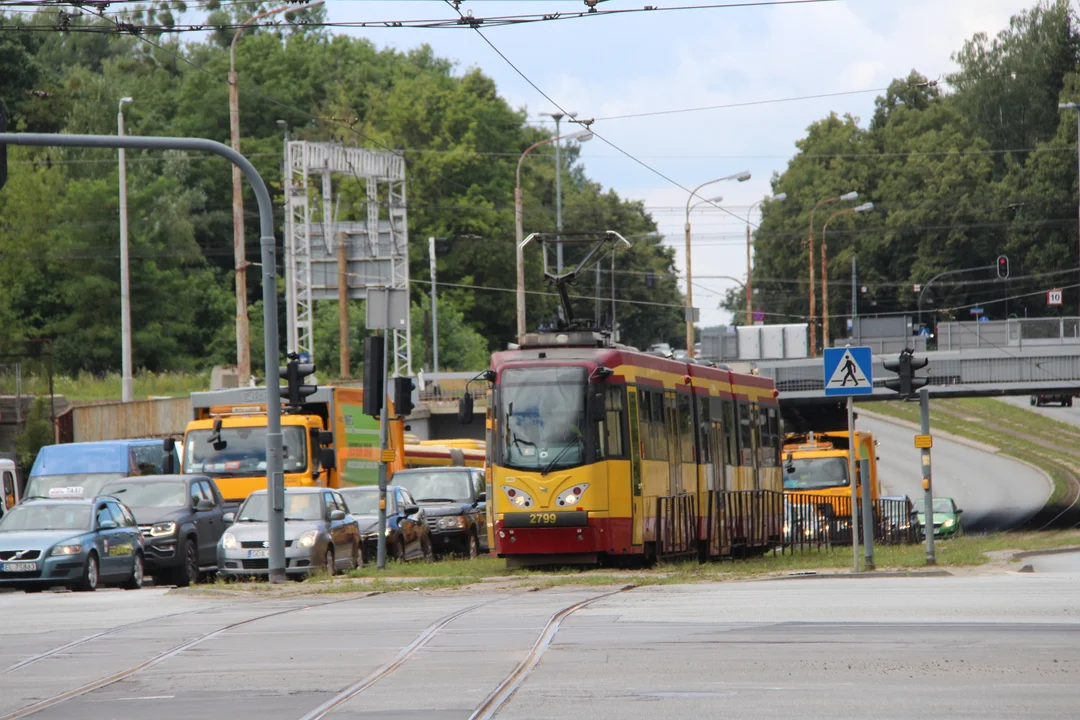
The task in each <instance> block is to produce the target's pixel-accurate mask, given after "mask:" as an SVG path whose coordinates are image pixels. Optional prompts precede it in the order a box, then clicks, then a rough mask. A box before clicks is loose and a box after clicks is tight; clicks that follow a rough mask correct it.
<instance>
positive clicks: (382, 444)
mask: <svg viewBox="0 0 1080 720" xmlns="http://www.w3.org/2000/svg"><path fill="white" fill-rule="evenodd" d="M390 295H391V292H390V290H389V289H388V290H387V291H386V324H385V326H384V327H386V328H389V327H390ZM390 337H391V335H390V330H389V329H387V330H383V399H382V411H381V412H380V413H379V454H380V455H381V457H380V458H379V536H378V538H377V539H376V543H377V545H378V550H377V552H376V563H377V564H378V566H379V569H380V570H382V569H384V568H385V567H386V484H387V482H388V481H389V478H390V468H389V466H388V465H387V462H386V451H387V450H389V449H390V409H389V408H388V407H387V405H389V404H390V401H389V397H390V381H389V379H388V378H389V375H390V365H389V363H390Z"/></svg>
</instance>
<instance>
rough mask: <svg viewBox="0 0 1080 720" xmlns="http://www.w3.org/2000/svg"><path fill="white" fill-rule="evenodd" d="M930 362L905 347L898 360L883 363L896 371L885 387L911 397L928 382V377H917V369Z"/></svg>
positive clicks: (886, 367) (902, 395)
mask: <svg viewBox="0 0 1080 720" xmlns="http://www.w3.org/2000/svg"><path fill="white" fill-rule="evenodd" d="M929 362H930V360H929V359H928V358H916V357H914V354H913V352H912V350H911V349H910V348H904V349H903V350H901V351H900V355H899V357H897V359H896V360H890V361H886V362H885V363H883V364H884V366H885V369H886V370H891V371H892V372H894V373H896V377H895V378H894V379H892V380H886V381H885V387H887V388H889V389H890V390H894V391H896V392H898V393H900V396H901V397H903V398H909V397H911V396H912V395H914V394H915V391H916V390H918V389H919V388H921V387H923V386H924V385H926V383H927V379H926V378H924V377H915V371H916V370H920V369H922V368H924V367H926V366H927V364H929Z"/></svg>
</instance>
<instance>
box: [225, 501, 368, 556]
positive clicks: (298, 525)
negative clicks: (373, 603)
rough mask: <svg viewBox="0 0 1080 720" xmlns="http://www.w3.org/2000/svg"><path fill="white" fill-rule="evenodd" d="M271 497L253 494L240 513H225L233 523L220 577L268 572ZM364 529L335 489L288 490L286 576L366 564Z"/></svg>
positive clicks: (286, 505) (226, 517)
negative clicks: (268, 522)
mask: <svg viewBox="0 0 1080 720" xmlns="http://www.w3.org/2000/svg"><path fill="white" fill-rule="evenodd" d="M268 517H269V513H268V509H267V495H266V491H265V490H257V491H256V492H253V493H252V494H251V495H250V496H249V497H248V499H247V500H245V501H244V504H243V505H241V506H240V510H239V511H238V512H237V513H235V515H233V513H228V514H226V515H225V522H226V523H227V524H229V523H231V524H230V525H229V527H228V529H227V530H226V531H225V534H224V535H222V536H221V540H220V541H219V542H218V549H217V554H218V574H219V575H221V576H224V577H229V576H238V575H240V576H247V575H256V576H257V575H267V574H269V572H270V570H269V564H270V559H269V558H270V550H269V542H268V541H267V533H268V528H267V519H268ZM363 564H364V556H363V545H362V542H361V539H360V528H359V526H358V525H357V523H356V520H355V519H354V518H353V516H352V515H350V514H349V509H348V506H347V505H346V504H345V501H344V500H343V499H342V497H341V495H340V494H339V493H338V492H337V491H336V490H330V489H328V488H286V489H285V572H286V573H287V574H288V575H307V574H309V573H311V572H312V571H314V570H331V572H334V573H337V572H341V571H343V570H351V569H354V568H358V567H361V566H363Z"/></svg>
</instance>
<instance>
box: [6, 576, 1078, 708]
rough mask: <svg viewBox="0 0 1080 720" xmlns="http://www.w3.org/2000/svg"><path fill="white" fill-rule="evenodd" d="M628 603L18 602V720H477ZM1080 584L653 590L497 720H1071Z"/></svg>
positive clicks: (525, 597) (586, 595)
mask: <svg viewBox="0 0 1080 720" xmlns="http://www.w3.org/2000/svg"><path fill="white" fill-rule="evenodd" d="M612 590H613V588H587V589H585V588H582V589H568V588H555V589H549V590H541V591H537V592H527V591H525V590H501V591H497V592H495V591H492V592H473V591H457V592H444V593H433V594H421V593H416V592H413V593H395V594H384V595H376V596H372V597H357V596H340V595H338V596H336V595H320V596H313V597H307V598H289V599H275V600H267V599H262V600H260V599H259V597H258V596H256V597H255V598H242V599H231V598H223V599H212V600H206V599H201V600H195V599H192V598H191V597H190V596H184V595H169V594H166V591H165V590H158V589H148V590H142V591H138V592H123V591H111V590H110V591H99V592H98V593H95V594H93V595H83V594H71V593H46V594H44V595H36V596H27V595H23V594H21V593H14V594H4V595H0V613H2V614H3V617H5V618H8V619H9V622H5V623H2V624H0V687H3V689H4V691H3V692H2V693H0V718H11V717H23V716H26V715H24V714H22V713H20V712H17V711H18V710H19V709H20V708H25V707H27V706H29V705H31V704H32V703H35V702H40V701H42V700H46V699H49V698H54V697H55V696H58V695H63V694H66V695H65V697H64V698H61V700H62V701H60V702H58V703H56V704H53V705H51V706H48V707H43V708H42V709H41V711H40V712H38V713H36V714H33V715H32V716H33V717H36V718H78V717H87V718H119V719H122V720H123V719H126V718H139V719H140V720H143V719H144V718H147V717H161V718H170V719H172V718H178V719H180V718H206V717H222V716H224V717H232V718H259V720H278V719H281V720H286V719H298V718H310V717H313V716H312V715H311V712H312V711H313V710H314V709H316V708H317V707H319V706H320V705H322V704H323V703H326V702H327V701H329V700H333V699H334V698H335V697H338V699H342V700H343V702H342V704H341V705H340V706H338V707H335V708H333V709H332V710H330V711H329V713H328V714H327V715H326V717H329V718H357V719H359V718H363V719H365V720H372V719H374V718H380V719H381V718H386V719H391V718H410V719H412V718H425V719H428V718H431V719H433V720H445V719H449V718H455V719H461V720H464V719H465V718H469V717H471V716H472V713H473V711H474V710H475V709H476V708H478V707H479V706H480V705H481V704H482V703H483V702H484V699H485V698H487V697H488V696H489V695H490V694H491V693H492V692H493V691H494V690H495V688H496V687H498V686H499V684H500V682H501V681H502V680H503V679H504V678H506V677H507V676H508V675H509V674H510V673H511V672H512V671H513V670H514V668H515V667H517V666H518V665H519V663H521V662H522V661H523V660H524V659H525V658H526V657H528V655H529V652H530V649H531V648H533V647H534V646H535V645H536V644H537V640H538V638H539V637H540V635H541V633H542V631H543V630H544V628H545V627H547V623H548V621H549V619H550V618H551V617H552V615H553V614H555V613H557V612H559V611H561V610H564V609H566V608H568V607H571V606H573V605H575V604H577V603H580V602H582V601H584V600H588V599H590V598H595V597H598V596H600V595H601V594H603V593H606V592H610V591H612ZM1078 593H1080V574H1078V575H1069V574H1049V573H1047V574H1044V573H1038V572H1036V573H1024V574H1021V573H999V574H996V575H981V576H967V577H920V578H885V577H882V578H869V579H865V578H841V579H824V578H800V579H792V580H781V581H758V582H728V583H721V584H711V585H693V586H652V587H643V588H636V589H632V590H628V591H626V592H621V593H617V594H614V595H610V596H607V597H604V598H600V599H599V600H596V601H595V602H593V604H591V605H589V606H587V607H585V608H583V609H580V610H578V611H577V612H575V613H573V614H570V615H568V616H566V617H565V618H564V619H563V621H562V625H561V627H559V628H557V632H555V633H554V634H553V636H552V638H551V642H550V645H549V646H546V645H544V644H543V643H541V644H540V646H541V648H542V649H546V652H544V654H543V655H542V657H539V658H538V662H537V663H535V665H534V666H533V667H532V668H531V672H527V673H525V674H524V677H523V680H522V682H521V683H520V685H518V686H516V692H515V693H514V694H513V695H511V696H510V698H509V700H508V701H507V702H506V704H505V705H503V706H502V707H501V709H500V711H499V712H498V713H497V716H498V717H499V718H506V719H514V718H528V719H530V720H533V719H544V718H560V719H561V718H589V720H606V719H607V718H612V719H615V718H618V719H620V720H633V719H636V718H642V719H646V718H647V719H648V720H655V718H658V717H738V718H774V717H806V718H829V719H830V720H835V719H836V718H864V717H876V718H898V719H899V718H903V719H904V720H909V719H910V718H911V717H917V716H921V715H933V716H944V717H959V718H987V717H1008V718H1022V717H1040V718H1054V717H1060V718H1072V717H1075V715H1076V710H1075V709H1076V707H1077V705H1078V704H1080V685H1078V684H1077V683H1075V676H1076V674H1077V672H1080V624H1078V618H1080V607H1078V606H1077V604H1076V600H1075V598H1076V597H1077V595H1078ZM456 613H464V614H460V615H455V614H456ZM154 618H158V619H157V620H154ZM245 621H247V622H246V623H245ZM130 623H137V624H130ZM237 623H244V624H237ZM440 623H442V624H440ZM102 633H105V634H102ZM58 649H59V651H57V650H58ZM54 651H55V652H54ZM50 653H51V654H50ZM34 658H38V659H37V660H36V661H35V660H34ZM395 658H397V664H396V665H393V664H392V663H394V662H395ZM28 660H29V661H31V662H30V664H25V665H22V666H21V667H18V664H19V663H25V662H27V661H28ZM388 664H389V665H388ZM380 666H383V667H389V668H390V670H389V672H387V673H385V674H384V675H383V676H381V678H380V679H378V680H377V681H376V682H374V683H372V684H369V685H367V686H366V689H365V688H363V687H361V689H360V691H359V692H358V693H357V694H356V695H354V696H353V697H351V698H349V699H345V698H344V697H343V696H340V695H339V693H341V691H342V690H343V689H346V688H349V687H350V686H352V687H353V689H356V687H358V686H356V685H355V683H357V681H358V680H360V679H362V678H365V677H367V676H369V675H371V674H372V673H373V672H374V671H376V670H377V669H378V668H380ZM110 676H112V677H113V678H115V679H116V682H113V683H111V684H108V685H105V686H103V687H97V686H99V685H101V680H102V679H104V678H108V677H110ZM80 687H83V688H88V687H89V688H97V689H92V690H88V691H86V692H72V691H74V690H77V689H78V688H80Z"/></svg>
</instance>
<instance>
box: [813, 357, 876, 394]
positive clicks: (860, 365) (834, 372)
mask: <svg viewBox="0 0 1080 720" xmlns="http://www.w3.org/2000/svg"><path fill="white" fill-rule="evenodd" d="M873 364H874V353H873V351H872V350H871V349H870V348H868V347H843V348H825V357H824V371H825V395H826V396H827V397H847V396H849V395H872V394H873V393H874V378H873Z"/></svg>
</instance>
